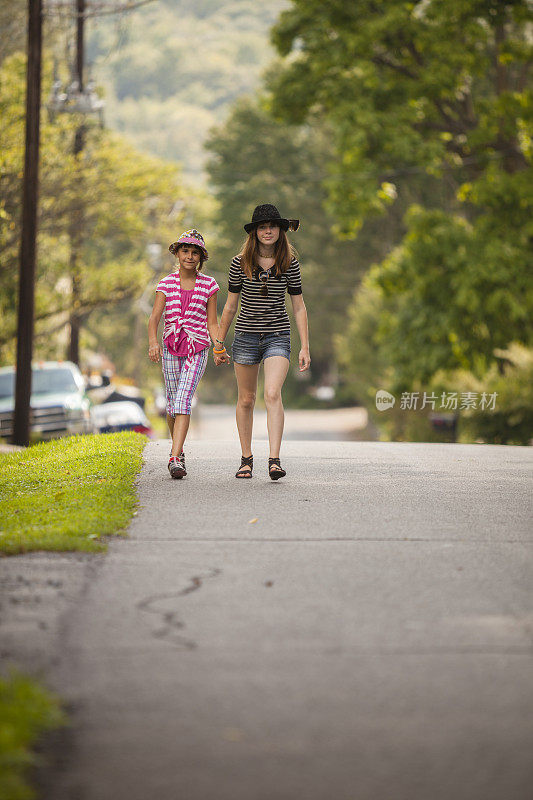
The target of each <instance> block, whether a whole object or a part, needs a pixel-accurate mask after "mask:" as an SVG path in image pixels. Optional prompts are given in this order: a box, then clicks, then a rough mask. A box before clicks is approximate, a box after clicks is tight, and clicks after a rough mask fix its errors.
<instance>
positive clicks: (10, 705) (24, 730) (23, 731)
mask: <svg viewBox="0 0 533 800" xmlns="http://www.w3.org/2000/svg"><path fill="white" fill-rule="evenodd" d="M0 719H1V720H2V725H1V726H0V796H1V797H2V798H3V800H33V798H35V792H34V791H33V790H32V789H31V787H30V786H29V784H28V782H27V780H26V776H27V773H28V771H29V769H30V768H31V767H33V766H35V765H36V764H37V763H38V758H37V757H36V756H35V754H34V753H33V752H32V748H33V747H34V746H35V744H36V742H37V740H38V738H39V736H41V735H42V734H43V733H44V732H45V731H48V730H53V729H54V728H58V727H60V726H61V725H64V724H65V723H66V717H65V715H64V714H63V711H62V710H61V707H60V703H59V700H58V698H56V697H55V696H54V695H53V694H51V693H50V692H48V691H47V690H46V689H44V688H43V687H42V686H40V685H39V684H38V683H36V682H35V681H33V680H31V679H30V678H28V677H26V676H24V675H21V674H20V673H17V672H13V673H12V674H11V675H10V676H9V678H1V677H0Z"/></svg>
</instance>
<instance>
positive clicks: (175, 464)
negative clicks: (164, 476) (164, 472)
mask: <svg viewBox="0 0 533 800" xmlns="http://www.w3.org/2000/svg"><path fill="white" fill-rule="evenodd" d="M168 471H169V472H170V477H171V478H176V479H179V478H183V477H184V476H185V475H186V474H187V470H186V469H185V455H184V454H183V453H182V454H181V455H179V456H171V458H170V459H169V462H168Z"/></svg>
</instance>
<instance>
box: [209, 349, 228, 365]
mask: <svg viewBox="0 0 533 800" xmlns="http://www.w3.org/2000/svg"><path fill="white" fill-rule="evenodd" d="M213 359H214V361H215V364H216V366H217V367H219V366H220V365H221V364H229V362H230V357H229V355H228V352H227V350H225V351H224V352H223V353H218V354H217V353H213Z"/></svg>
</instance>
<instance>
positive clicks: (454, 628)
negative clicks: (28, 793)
mask: <svg viewBox="0 0 533 800" xmlns="http://www.w3.org/2000/svg"><path fill="white" fill-rule="evenodd" d="M167 453H168V443H167V442H165V441H160V442H153V443H151V444H149V445H148V447H147V449H146V451H145V458H146V463H145V466H144V468H143V471H142V474H141V477H140V481H139V496H140V509H139V513H138V516H137V517H136V518H135V520H134V522H133V524H132V525H131V528H130V530H129V537H128V538H124V539H119V540H114V541H113V542H112V543H111V545H110V550H109V553H108V554H107V555H105V556H98V557H96V559H95V558H94V557H92V558H90V559H86V558H85V557H83V558H81V559H80V557H78V559H77V561H76V564H77V565H78V566H77V569H78V570H79V571H80V574H78V576H77V583H76V585H77V586H78V587H80V586H81V589H80V588H78V590H77V593H74V592H71V593H70V602H69V603H68V608H67V609H66V611H65V612H64V614H63V616H62V618H61V624H59V625H58V631H57V636H56V639H55V641H56V649H55V654H54V658H52V659H49V661H48V662H46V664H45V665H44V666H43V669H45V672H46V675H47V680H48V683H49V684H51V685H53V686H55V688H56V689H57V690H58V691H60V693H61V694H62V695H63V696H64V697H66V699H67V700H68V702H69V704H70V707H71V713H72V727H71V729H70V730H68V731H66V732H64V733H63V734H62V735H61V736H60V737H59V739H57V740H56V742H55V745H54V748H52V749H54V754H53V755H54V756H55V764H54V767H53V768H52V769H50V770H49V771H48V772H46V773H45V774H44V776H43V777H42V779H41V780H42V787H41V797H43V798H46V800H147V799H148V798H152V797H153V798H157V800H302V799H304V800H330V798H335V800H531V798H532V796H533V790H532V787H533V759H532V756H531V754H532V752H533V588H532V586H533V581H532V578H533V531H532V525H531V520H532V513H531V512H532V494H531V473H532V466H533V452H532V450H531V449H529V448H520V447H497V446H485V445H443V444H440V445H439V444H437V445H430V444H390V443H374V442H324V441H321V442H297V441H289V442H287V443H286V444H285V446H284V450H283V458H282V463H283V464H284V466H285V468H286V469H287V471H288V475H287V478H286V479H285V480H284V481H280V482H279V483H274V482H271V481H270V480H269V479H268V477H267V470H266V456H267V451H266V443H265V442H257V443H256V445H255V458H256V470H255V475H254V478H253V479H252V480H251V481H246V482H245V481H240V482H237V481H236V480H235V479H234V478H233V477H232V476H233V473H234V471H235V469H236V467H237V466H238V461H239V458H238V456H239V450H238V447H237V445H236V443H235V441H227V442H224V441H192V440H191V441H190V443H189V447H188V451H187V466H188V469H189V475H188V477H187V478H186V479H184V480H183V481H171V480H170V478H168V474H167V473H166V472H165V465H166V460H167ZM43 558H45V559H47V560H46V561H45V563H47V564H48V565H49V569H50V572H49V574H50V575H52V574H54V573H53V564H54V563H55V564H56V566H57V565H59V566H60V565H61V564H62V563H63V561H61V560H60V561H56V562H54V561H53V557H51V556H46V557H43ZM60 559H63V560H64V559H65V557H64V556H63V557H60ZM38 560H39V557H38V556H37V557H36V560H35V561H34V563H38ZM5 561H7V560H5ZM10 561H11V562H12V560H10ZM28 563H31V560H30V561H27V560H26V561H24V564H28ZM18 564H19V567H20V569H21V570H23V569H24V568H25V567H24V566H23V563H22V561H21V560H18ZM50 565H52V566H50ZM81 573H83V575H82V574H81ZM21 574H22V573H21ZM67 595H68V592H67ZM28 646H29V645H28Z"/></svg>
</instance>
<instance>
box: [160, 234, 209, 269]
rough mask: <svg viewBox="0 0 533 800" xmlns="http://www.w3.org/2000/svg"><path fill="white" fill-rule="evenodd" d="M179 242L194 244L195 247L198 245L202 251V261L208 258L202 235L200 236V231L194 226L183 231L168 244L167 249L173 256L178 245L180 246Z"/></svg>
mask: <svg viewBox="0 0 533 800" xmlns="http://www.w3.org/2000/svg"><path fill="white" fill-rule="evenodd" d="M180 244H194V245H196V247H199V248H200V250H201V251H202V252H203V254H204V261H207V259H208V258H209V256H208V254H207V249H206V246H205V242H204V237H203V236H202V234H201V233H200V231H197V230H196V228H192V229H191V230H190V231H185V233H182V234H181V236H180V237H179V238H178V239H176V241H175V242H172V244H170V245H169V246H168V249H169V250H170V252H171V253H172V255H173V256H175V255H176V253H177V252H178V247H179V246H180Z"/></svg>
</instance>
